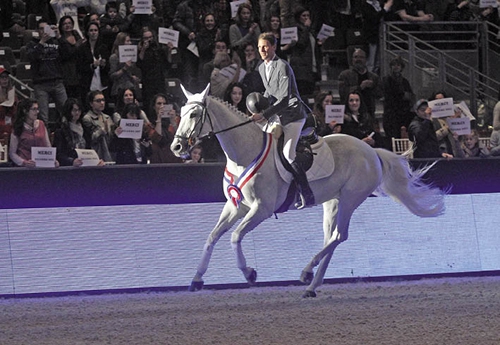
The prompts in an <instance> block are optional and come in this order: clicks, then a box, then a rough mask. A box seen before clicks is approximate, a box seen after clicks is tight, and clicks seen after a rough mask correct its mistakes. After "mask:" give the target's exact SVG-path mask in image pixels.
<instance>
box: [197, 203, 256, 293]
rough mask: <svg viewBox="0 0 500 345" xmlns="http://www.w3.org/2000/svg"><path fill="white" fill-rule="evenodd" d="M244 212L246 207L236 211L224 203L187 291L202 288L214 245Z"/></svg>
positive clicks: (246, 210) (231, 204)
mask: <svg viewBox="0 0 500 345" xmlns="http://www.w3.org/2000/svg"><path fill="white" fill-rule="evenodd" d="M246 212H248V207H245V206H244V205H242V206H241V207H240V208H239V209H238V208H236V207H234V205H233V203H232V202H231V201H227V202H226V204H225V205H224V208H223V210H222V213H221V215H220V217H219V221H218V222H217V224H216V225H215V227H214V228H213V230H212V231H211V232H210V234H209V235H208V238H207V241H206V242H205V245H204V246H203V252H202V255H201V261H200V263H199V265H198V269H197V270H196V274H195V275H194V278H193V281H192V282H191V286H190V287H189V291H196V290H201V289H202V288H203V275H204V274H205V272H206V271H207V269H208V264H209V263H210V258H211V257H212V252H213V250H214V247H215V245H216V244H217V242H218V241H219V239H220V238H221V237H222V235H224V234H225V233H226V232H227V231H228V230H229V229H230V228H231V227H232V226H233V225H234V223H236V222H237V221H238V219H240V218H241V217H243V215H244V214H245V213H246Z"/></svg>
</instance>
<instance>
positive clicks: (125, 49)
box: [118, 44, 137, 63]
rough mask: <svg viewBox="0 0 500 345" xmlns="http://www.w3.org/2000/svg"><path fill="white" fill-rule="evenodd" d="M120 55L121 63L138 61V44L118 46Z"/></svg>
mask: <svg viewBox="0 0 500 345" xmlns="http://www.w3.org/2000/svg"><path fill="white" fill-rule="evenodd" d="M118 57H119V61H120V63H125V62H129V61H132V62H137V46H136V45H134V44H127V45H122V46H118Z"/></svg>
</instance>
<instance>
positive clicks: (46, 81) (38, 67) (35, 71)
mask: <svg viewBox="0 0 500 345" xmlns="http://www.w3.org/2000/svg"><path fill="white" fill-rule="evenodd" d="M37 25H38V35H39V37H40V39H37V38H33V40H32V41H30V42H28V43H27V45H26V54H27V56H28V58H29V60H30V62H31V72H32V76H33V89H35V98H36V99H37V101H38V105H37V106H38V107H39V110H40V114H39V115H40V119H41V120H42V121H43V122H44V123H45V124H46V125H48V123H49V99H50V98H52V99H53V100H54V101H55V102H56V106H57V109H58V110H59V111H61V109H62V107H63V105H64V102H66V99H67V98H68V97H67V95H66V88H65V87H64V83H63V74H62V70H61V64H62V60H61V53H60V50H59V41H58V40H57V38H58V37H60V35H59V30H58V29H57V27H56V26H50V25H49V24H48V22H47V20H45V19H43V18H41V19H40V20H38V23H37ZM46 27H47V29H46Z"/></svg>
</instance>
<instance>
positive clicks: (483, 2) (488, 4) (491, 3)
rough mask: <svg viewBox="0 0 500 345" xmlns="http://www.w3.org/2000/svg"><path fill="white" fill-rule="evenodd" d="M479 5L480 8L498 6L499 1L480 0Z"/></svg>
mask: <svg viewBox="0 0 500 345" xmlns="http://www.w3.org/2000/svg"><path fill="white" fill-rule="evenodd" d="M479 7H480V8H487V7H493V8H497V7H498V2H497V0H480V1H479Z"/></svg>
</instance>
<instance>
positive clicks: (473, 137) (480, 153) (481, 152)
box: [461, 129, 490, 158]
mask: <svg viewBox="0 0 500 345" xmlns="http://www.w3.org/2000/svg"><path fill="white" fill-rule="evenodd" d="M461 149H462V150H463V151H464V157H465V158H471V157H481V158H485V157H489V156H490V151H489V150H488V148H487V147H484V146H483V144H481V143H480V142H479V134H478V133H477V131H476V130H475V129H473V130H471V133H470V134H466V135H464V136H463V138H462V146H461Z"/></svg>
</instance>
